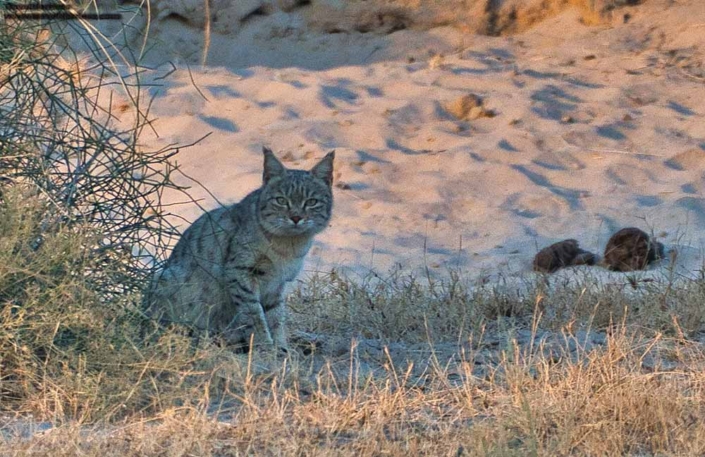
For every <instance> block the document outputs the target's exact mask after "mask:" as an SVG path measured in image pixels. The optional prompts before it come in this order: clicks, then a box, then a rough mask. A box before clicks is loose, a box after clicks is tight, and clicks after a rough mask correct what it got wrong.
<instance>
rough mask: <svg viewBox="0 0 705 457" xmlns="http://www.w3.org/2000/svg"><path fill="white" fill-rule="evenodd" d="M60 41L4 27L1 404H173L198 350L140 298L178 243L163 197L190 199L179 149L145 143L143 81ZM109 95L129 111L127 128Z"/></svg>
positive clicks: (60, 409)
mask: <svg viewBox="0 0 705 457" xmlns="http://www.w3.org/2000/svg"><path fill="white" fill-rule="evenodd" d="M56 40H57V38H56V37H55V38H52V37H51V36H50V35H49V34H47V33H46V32H45V31H43V30H41V29H40V27H39V25H37V24H31V23H28V22H22V21H14V22H12V21H9V20H8V21H6V22H3V23H0V404H2V409H3V410H12V409H14V410H25V411H26V410H29V411H33V412H35V413H39V414H40V415H45V416H53V417H55V418H62V417H73V418H78V417H81V418H84V419H95V418H97V417H112V416H115V415H121V414H124V413H126V412H135V411H140V410H142V409H143V408H148V407H149V406H150V405H155V404H156V403H157V402H161V403H162V406H163V405H164V404H170V403H169V401H170V400H167V398H168V397H169V392H171V391H170V388H171V387H174V388H176V389H177V390H176V391H174V392H177V391H179V392H181V391H183V387H184V385H185V384H184V379H183V376H180V373H181V372H180V371H179V370H181V369H185V370H187V369H188V367H189V366H190V365H189V364H190V362H192V361H193V360H194V359H193V357H194V354H195V353H196V351H197V349H196V348H193V347H192V346H191V345H190V341H189V340H188V339H187V338H185V337H180V336H179V335H178V334H168V333H164V332H161V331H160V330H159V329H158V328H157V327H156V326H155V325H153V324H152V323H151V322H149V321H148V320H146V319H145V318H144V317H143V315H142V313H141V309H140V300H141V298H140V293H141V291H142V290H144V288H145V287H146V285H147V284H148V283H149V281H150V278H151V276H152V274H153V271H154V269H155V268H158V267H159V265H160V263H161V262H162V261H163V260H164V257H165V252H166V249H167V248H168V246H169V244H170V242H171V240H172V238H173V237H174V236H175V235H176V230H175V229H174V227H172V226H171V225H169V224H168V223H167V222H166V219H165V217H164V216H165V215H166V214H165V211H164V210H163V208H162V206H161V200H160V199H161V196H162V195H163V193H164V192H165V191H167V190H183V189H180V188H179V187H178V186H176V185H175V184H174V183H173V182H172V181H171V174H172V173H173V172H174V171H175V170H176V167H175V166H174V165H173V163H172V162H171V158H172V156H173V155H174V154H175V153H176V152H177V150H176V149H175V148H166V149H163V150H159V151H143V150H140V148H139V147H138V145H137V139H138V137H139V134H140V132H141V131H142V129H143V128H144V127H145V126H147V125H148V123H149V120H148V117H147V113H146V112H144V110H143V109H142V107H143V106H146V105H147V104H146V103H145V101H144V100H143V94H142V90H141V89H142V87H141V86H140V73H139V71H135V72H134V73H133V74H131V75H120V74H118V72H117V67H116V66H114V65H112V64H111V63H110V62H112V60H111V59H108V58H107V57H105V56H101V55H99V54H89V55H88V56H79V55H77V54H75V53H73V52H72V49H71V47H70V46H69V47H63V48H61V47H59V46H58V45H57V41H56ZM112 91H116V92H117V91H122V94H123V95H124V96H126V97H128V99H129V100H131V106H129V107H127V108H125V110H127V109H128V108H129V109H130V110H131V111H132V113H134V120H135V122H134V123H133V124H132V125H131V126H130V127H129V128H127V129H125V128H123V129H121V128H120V127H119V123H118V122H117V120H116V116H115V113H113V112H111V106H112V105H111V104H110V103H105V101H104V100H105V97H103V94H104V93H106V92H112ZM145 335H146V336H148V337H149V338H148V339H147V340H149V341H151V342H152V343H153V344H151V345H149V344H146V342H145V341H147V340H145V339H144V336H145ZM165 371H166V372H168V373H170V374H165ZM155 378H159V379H160V382H159V383H156V382H153V381H154V379H155ZM170 380H174V381H175V382H174V383H171V382H170ZM176 386H178V387H176ZM179 389H181V390H179ZM175 401H176V400H175ZM178 401H179V402H181V403H183V399H179V400H178Z"/></svg>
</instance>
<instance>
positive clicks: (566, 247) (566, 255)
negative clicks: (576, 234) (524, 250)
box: [534, 239, 595, 273]
mask: <svg viewBox="0 0 705 457" xmlns="http://www.w3.org/2000/svg"><path fill="white" fill-rule="evenodd" d="M575 265H595V254H593V253H592V252H588V251H585V250H583V249H581V248H580V245H579V244H578V242H577V240H572V239H571V240H563V241H559V242H558V243H554V244H552V245H550V246H548V247H545V248H543V249H541V250H540V251H539V252H538V254H536V257H534V271H541V272H544V273H553V272H554V271H556V270H559V269H561V268H565V267H571V266H575Z"/></svg>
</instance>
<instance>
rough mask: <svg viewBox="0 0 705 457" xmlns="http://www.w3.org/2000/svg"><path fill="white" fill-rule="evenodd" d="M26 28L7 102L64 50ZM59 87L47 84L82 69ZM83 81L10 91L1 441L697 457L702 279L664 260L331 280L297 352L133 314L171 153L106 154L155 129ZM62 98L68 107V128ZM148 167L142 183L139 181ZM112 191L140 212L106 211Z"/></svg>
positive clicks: (58, 445)
mask: <svg viewBox="0 0 705 457" xmlns="http://www.w3.org/2000/svg"><path fill="white" fill-rule="evenodd" d="M26 32H27V30H22V31H21V33H19V32H17V33H15V31H12V30H9V29H6V28H5V26H4V25H2V26H0V33H4V34H5V35H3V36H2V39H3V40H4V42H10V43H13V46H14V48H13V49H14V50H15V52H12V53H0V59H2V61H0V65H2V70H3V71H2V72H1V73H0V95H2V96H4V97H7V98H6V99H5V100H10V99H12V100H18V99H17V98H16V97H17V93H18V92H17V87H19V86H13V84H15V82H18V81H26V82H27V81H29V82H31V84H30V85H29V86H21V87H24V88H25V89H26V88H28V87H30V88H31V87H39V88H42V87H45V86H42V84H46V83H47V81H48V80H46V79H43V80H42V79H40V80H39V81H40V82H41V81H43V83H42V84H40V83H39V82H38V80H37V79H36V77H37V75H44V74H46V72H38V71H36V69H37V68H42V69H43V70H46V69H51V68H55V67H56V66H54V65H53V63H52V62H55V60H51V59H50V60H49V62H50V63H52V64H51V65H43V66H40V67H36V66H31V65H30V64H32V65H34V64H36V63H37V62H44V63H46V62H47V60H45V59H47V58H48V57H50V56H51V54H46V53H45V51H46V49H45V48H41V49H39V48H35V47H33V46H32V42H31V40H30V41H29V42H25V41H23V39H24V38H25V37H26V36H27V35H26ZM25 45H27V46H29V47H27V48H22V46H25ZM20 51H22V52H20ZM25 51H27V52H25ZM54 57H55V56H54ZM43 59H44V60H43ZM52 59H53V57H52ZM100 68H102V69H105V68H106V67H105V66H100V65H97V66H96V67H95V68H94V70H95V69H100ZM29 70H32V71H29ZM56 71H58V72H59V73H58V74H60V75H62V74H63V73H60V70H56ZM55 74H56V73H55ZM23 78H24V79H23ZM51 81H53V83H52V84H56V85H54V86H51V87H53V88H54V90H53V91H51V92H52V93H53V94H57V93H61V92H60V91H58V90H57V88H61V87H69V88H70V87H74V88H76V87H77V86H76V85H75V84H78V83H77V82H76V81H74V79H72V78H56V79H51ZM66 84H68V86H66ZM72 84H74V86H71V85H72ZM92 87H93V88H96V87H104V86H101V83H98V84H97V85H95V84H94V85H93V86H92ZM83 89H86V88H85V87H82V89H81V90H73V91H72V90H69V91H68V92H65V93H64V95H66V96H67V97H69V98H68V99H65V98H61V97H59V98H56V99H52V100H49V102H51V103H48V100H47V98H45V97H44V94H46V91H44V90H43V89H42V90H38V91H35V92H31V91H29V92H28V91H24V92H22V94H24V95H27V94H35V95H37V98H35V99H34V102H33V103H29V102H27V103H24V104H19V103H16V102H12V103H10V104H7V103H6V104H4V105H3V110H4V111H3V116H4V117H3V119H4V121H5V122H4V123H3V124H2V133H1V134H2V136H0V140H1V141H0V165H2V168H1V171H2V182H1V188H0V190H1V193H0V455H53V456H62V455H89V456H93V455H94V456H98V455H100V456H112V455H115V456H142V455H251V454H265V455H270V454H271V455H434V456H435V455H453V456H457V455H497V456H510V455H517V456H525V455H627V454H630V455H702V454H703V453H704V452H705V431H703V427H702V423H703V421H705V408H704V407H703V405H704V404H705V403H704V400H705V390H704V389H705V375H704V374H703V373H704V371H703V368H704V365H705V354H704V353H703V345H702V343H701V342H700V339H701V336H702V330H703V322H702V321H703V316H705V309H704V308H705V278H703V277H692V278H681V277H678V276H677V275H675V273H673V274H669V272H670V270H668V269H667V273H666V274H665V275H664V277H663V278H662V279H661V280H659V281H654V282H649V281H646V280H642V279H641V278H640V276H639V275H638V274H624V275H623V276H620V277H619V278H620V279H617V280H613V281H612V282H609V283H606V282H604V281H603V280H600V279H599V278H598V277H592V276H590V275H589V273H585V274H582V275H577V276H569V275H563V276H562V275H560V274H559V275H555V276H550V277H547V278H545V279H538V280H527V282H526V283H525V284H524V285H523V286H522V287H519V288H511V287H506V285H504V284H503V283H502V282H501V281H499V282H495V283H489V284H475V283H473V282H472V281H470V280H467V279H465V278H463V277H462V275H461V274H460V273H458V272H449V273H448V275H447V277H446V279H445V280H434V279H432V278H431V277H427V278H414V277H413V276H409V275H405V274H400V273H393V274H389V275H386V276H379V275H370V276H369V277H368V278H366V279H364V280H354V281H353V280H350V279H347V278H345V277H343V276H341V275H339V274H337V273H335V272H331V273H327V274H319V275H316V276H313V277H310V278H309V279H308V280H306V281H305V282H303V283H301V284H299V286H298V287H297V288H296V290H294V291H293V292H292V293H291V295H290V298H289V306H290V309H291V310H292V324H291V327H292V329H293V330H294V332H293V335H292V340H293V341H295V342H296V344H297V345H298V349H297V350H296V351H295V352H293V353H292V354H291V355H290V356H289V357H287V358H286V359H278V358H275V357H274V356H272V355H270V354H259V353H258V354H249V355H243V354H233V353H232V352H230V351H228V350H227V349H226V348H222V347H219V346H218V345H217V344H216V343H215V342H211V341H205V340H201V341H193V340H192V339H190V338H188V337H187V336H186V332H185V331H184V329H179V328H168V329H165V328H160V327H159V326H157V325H156V324H155V323H153V322H150V321H149V320H147V319H145V318H144V317H143V316H142V314H141V312H140V294H139V290H140V288H141V287H144V285H145V284H146V282H147V281H148V278H149V273H150V268H149V265H147V264H144V262H143V261H142V259H140V258H139V256H138V257H135V253H137V254H139V253H141V252H142V251H141V250H140V249H137V250H135V249H134V246H135V245H137V246H141V247H142V248H144V249H147V248H151V249H157V250H158V249H159V248H161V247H163V246H164V244H165V243H166V241H164V240H161V241H160V238H159V237H161V236H164V237H167V238H168V235H169V233H170V232H169V227H165V226H162V225H159V224H158V222H159V221H160V220H161V218H159V217H157V218H155V217H152V215H153V214H157V215H161V212H162V211H163V208H161V207H160V206H159V204H158V196H159V192H160V191H161V190H163V189H164V188H165V187H168V186H171V185H172V184H171V183H170V180H169V174H168V173H166V174H163V173H161V172H159V170H160V169H162V168H160V167H167V169H168V164H169V163H170V152H169V151H162V152H163V153H160V154H157V153H155V154H151V155H150V154H139V155H129V154H127V155H124V154H118V155H116V156H111V155H110V152H111V151H113V152H115V151H117V152H124V153H129V152H130V151H133V150H135V144H136V137H137V135H134V134H135V133H136V132H137V131H138V130H139V128H141V127H142V126H143V125H144V123H139V122H138V124H137V126H136V127H135V130H132V131H129V132H115V131H114V130H110V129H109V128H108V127H107V126H108V125H109V119H110V116H109V115H108V116H106V117H103V118H101V117H100V116H90V117H89V118H90V119H96V120H101V119H102V120H101V122H104V123H107V124H98V125H96V124H86V123H85V122H87V119H86V118H85V117H83V116H81V115H80V114H81V113H83V114H85V113H86V112H85V111H83V110H84V109H86V107H89V112H91V111H90V110H92V109H94V107H95V105H94V104H92V103H91V102H90V96H91V94H92V93H93V92H91V90H83ZM40 95H41V96H40ZM13 97H15V98H13ZM72 97H73V98H72ZM86 97H88V99H86ZM66 100H69V101H73V103H68V104H63V105H62V103H64V102H65V101H66ZM76 101H78V102H76ZM13 103H14V104H13ZM52 103H53V104H52ZM48 106H64V107H66V106H73V107H74V108H75V111H70V112H69V115H68V119H69V120H68V121H67V117H66V116H64V114H65V113H64V112H63V111H58V113H59V114H57V111H54V110H51V109H45V108H46V107H48ZM93 112H94V111H93ZM61 113H64V114H61ZM9 114H12V116H10V115H9ZM137 118H138V119H140V117H139V116H137ZM71 119H80V122H77V123H71V122H70V120H71ZM8 120H9V121H12V122H14V124H10V123H9V121H8ZM145 122H146V121H145ZM101 126H103V127H104V128H103V129H101ZM69 127H70V128H69ZM76 132H81V135H78V134H76ZM95 132H99V135H94V133H95ZM84 134H85V135H84ZM61 138H64V139H65V138H71V139H72V140H75V141H66V140H64V142H61V141H59V139H61ZM118 140H119V141H118ZM47 144H52V145H54V149H52V151H51V152H52V153H51V154H47V153H46V149H45V147H46V145H47ZM111 148H113V149H111ZM121 148H122V149H121ZM84 152H85V154H83V153H84ZM82 154H83V155H82ZM138 156H139V157H141V158H142V159H140V160H142V162H138V163H136V164H133V165H130V164H126V163H123V162H122V161H120V159H119V158H120V157H127V158H129V160H131V161H133V160H137V159H136V158H137V157H138ZM111 157H112V158H111ZM96 161H97V162H99V163H101V164H102V165H101V166H98V167H94V168H93V167H92V166H91V164H94V163H96ZM101 161H102V162H101ZM77 164H79V165H80V164H83V166H77ZM28 165H33V166H32V167H30V168H28ZM118 165H119V166H118ZM131 167H132V168H131ZM134 167H137V168H139V170H142V171H145V170H147V171H149V173H147V174H144V175H140V176H150V177H151V178H150V180H143V181H142V182H141V185H137V186H130V185H128V184H127V183H129V182H133V181H134V180H135V178H134V176H135V172H136V170H135V168H134ZM27 170H30V171H31V173H28V172H27ZM106 170H109V172H108V173H107V174H106ZM139 170H137V171H139ZM123 171H124V173H123ZM78 183H82V184H83V186H84V187H81V188H80V189H81V192H74V189H77V188H79V187H78ZM155 189H156V190H155ZM108 190H110V192H108ZM151 190H155V192H156V193H155V194H151V193H149V192H151ZM131 192H133V193H131ZM135 192H136V194H135ZM145 192H147V194H145ZM134 195H137V196H139V197H140V198H141V199H140V198H137V199H133V198H132V196H134ZM145 195H151V196H152V197H154V198H153V199H151V200H150V199H147V198H142V197H144V196H145ZM116 198H118V201H119V199H120V198H123V199H128V198H129V199H131V201H132V200H134V202H137V206H131V207H129V208H133V209H134V211H135V212H134V213H130V212H128V213H124V212H122V213H117V214H122V215H123V217H121V218H117V219H115V218H113V219H111V220H106V217H105V216H106V214H111V215H114V214H116V213H114V212H112V209H111V208H108V207H107V206H105V205H108V202H111V201H113V200H115V199H116ZM96 208H98V209H101V211H98V210H96ZM140 210H141V211H143V212H142V213H140ZM140 218H144V221H143V222H149V223H141V222H140V223H141V225H138V229H136V228H135V223H137V222H138V221H141V219H140ZM154 224H156V225H154ZM131 230H132V231H131ZM125 234H129V236H127V235H125ZM126 236H127V237H126ZM155 240H156V241H155ZM158 252H161V251H158ZM140 265H141V267H140ZM140 268H142V269H143V270H142V271H139V269H140ZM96 277H98V278H100V280H96ZM118 285H123V286H124V287H123V288H119V287H118Z"/></svg>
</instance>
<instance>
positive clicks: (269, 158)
mask: <svg viewBox="0 0 705 457" xmlns="http://www.w3.org/2000/svg"><path fill="white" fill-rule="evenodd" d="M262 153H263V154H264V173H262V180H263V181H264V183H265V184H266V183H267V182H268V181H269V180H270V179H272V178H276V177H282V176H284V175H285V174H286V167H284V165H282V163H281V162H280V161H279V159H277V158H276V156H275V155H274V153H273V152H272V150H271V149H269V148H268V147H266V146H263V147H262Z"/></svg>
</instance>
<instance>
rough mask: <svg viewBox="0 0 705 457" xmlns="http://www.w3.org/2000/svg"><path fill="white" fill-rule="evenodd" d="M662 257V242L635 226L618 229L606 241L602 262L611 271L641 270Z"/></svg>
mask: <svg viewBox="0 0 705 457" xmlns="http://www.w3.org/2000/svg"><path fill="white" fill-rule="evenodd" d="M663 257H664V247H663V244H662V243H660V242H658V241H656V240H654V239H650V238H649V235H648V234H647V233H646V232H644V231H643V230H640V229H638V228H636V227H627V228H623V229H621V230H619V231H618V232H617V233H615V234H614V235H612V237H611V238H610V239H609V241H608V242H607V246H606V247H605V256H604V263H605V265H606V266H607V268H609V269H610V270H613V271H633V270H643V269H645V268H646V267H647V266H648V264H649V263H651V262H653V261H654V260H656V259H661V258H663Z"/></svg>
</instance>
